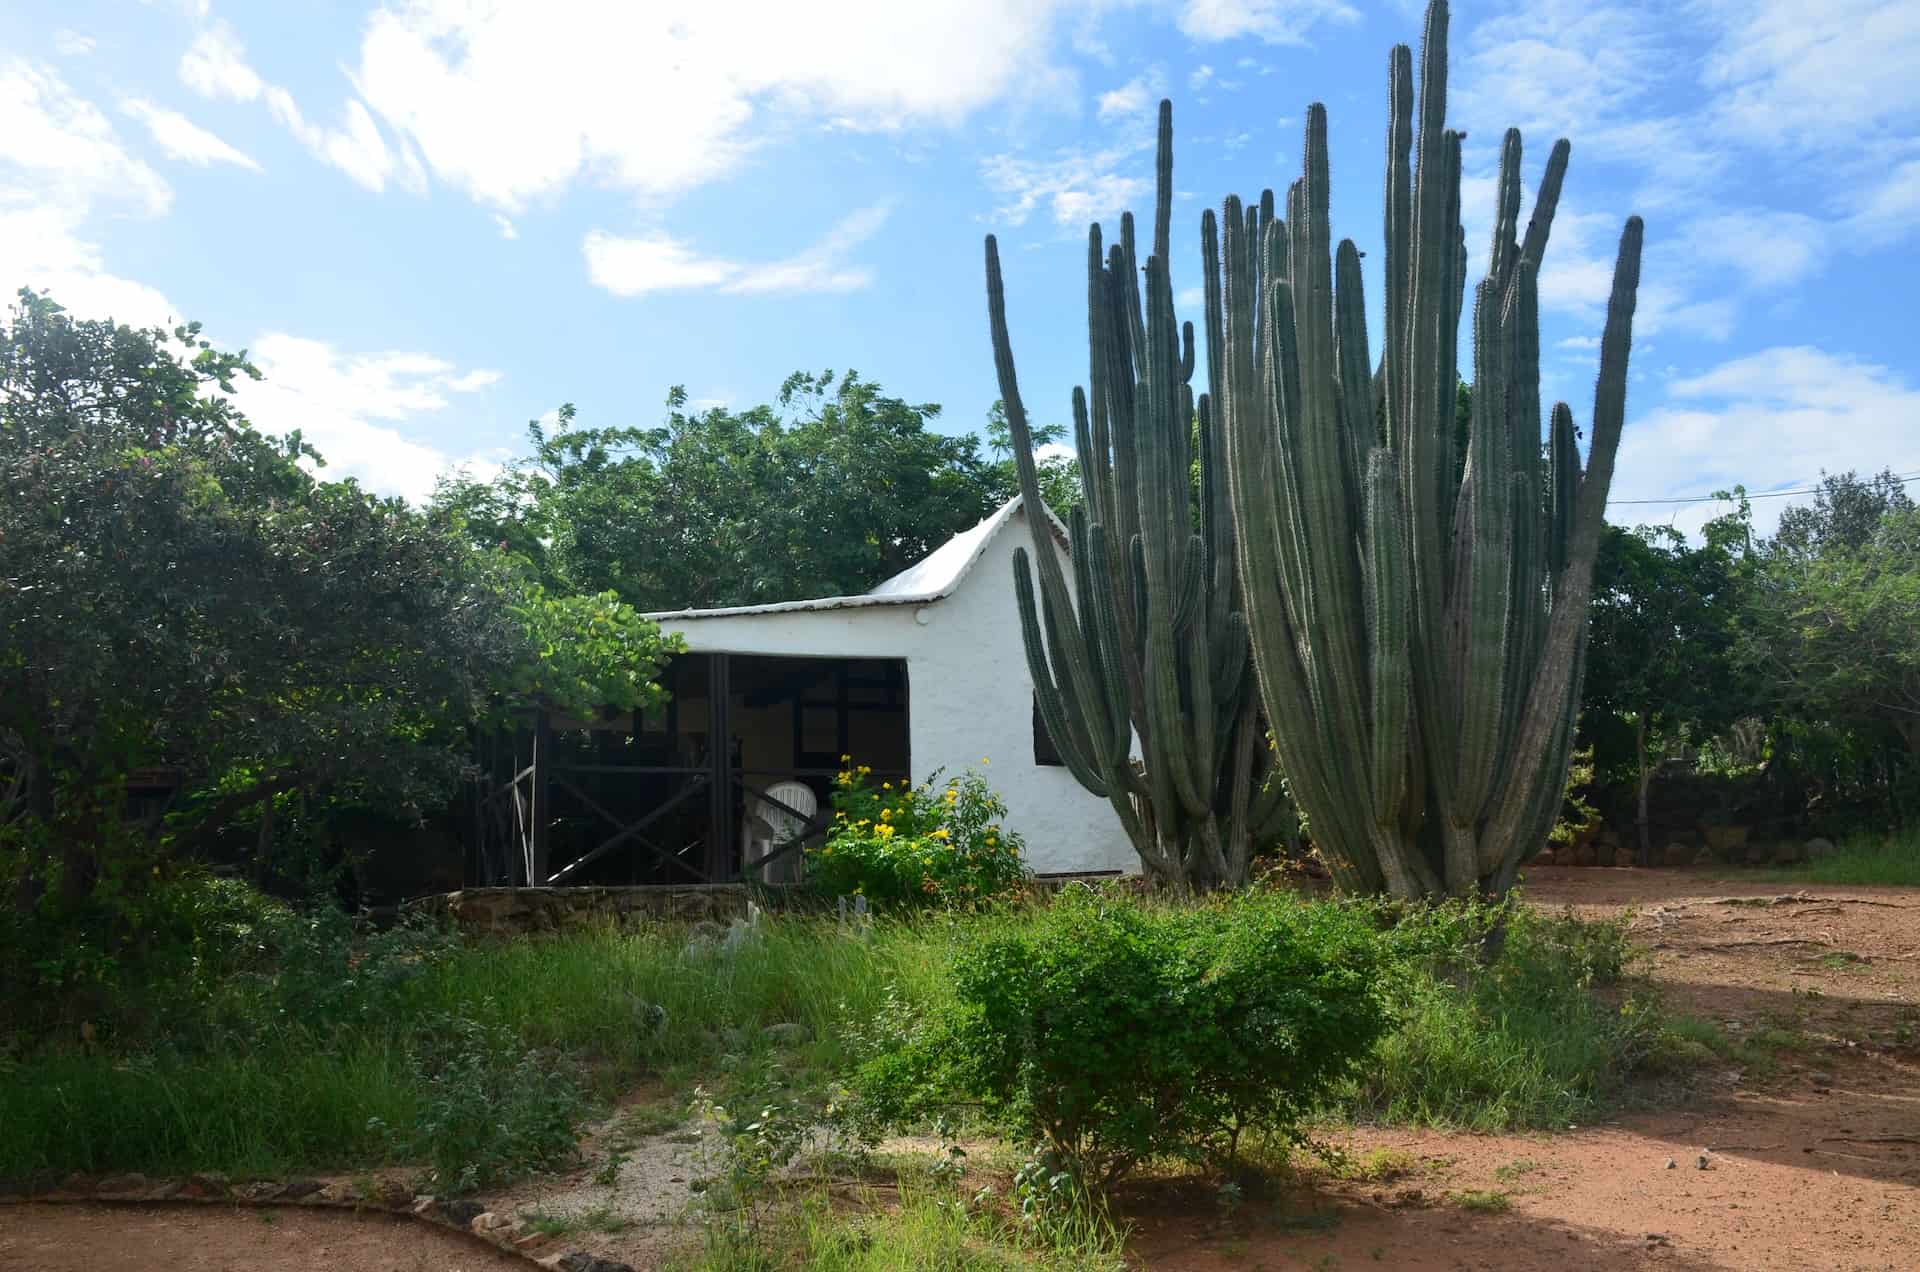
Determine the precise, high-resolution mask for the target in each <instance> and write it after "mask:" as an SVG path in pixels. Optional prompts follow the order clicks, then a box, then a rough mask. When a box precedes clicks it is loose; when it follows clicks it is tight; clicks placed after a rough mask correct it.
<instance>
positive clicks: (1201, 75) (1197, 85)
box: [1187, 62, 1213, 93]
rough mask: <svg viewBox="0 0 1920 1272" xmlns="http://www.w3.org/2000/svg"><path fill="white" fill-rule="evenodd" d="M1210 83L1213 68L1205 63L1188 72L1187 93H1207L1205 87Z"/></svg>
mask: <svg viewBox="0 0 1920 1272" xmlns="http://www.w3.org/2000/svg"><path fill="white" fill-rule="evenodd" d="M1212 82H1213V68H1212V67H1211V66H1208V65H1207V64H1206V63H1205V62H1202V63H1200V65H1198V66H1196V67H1194V68H1193V70H1192V71H1190V72H1188V74H1187V91H1188V92H1190V93H1204V92H1206V91H1207V85H1208V84H1210V83H1212Z"/></svg>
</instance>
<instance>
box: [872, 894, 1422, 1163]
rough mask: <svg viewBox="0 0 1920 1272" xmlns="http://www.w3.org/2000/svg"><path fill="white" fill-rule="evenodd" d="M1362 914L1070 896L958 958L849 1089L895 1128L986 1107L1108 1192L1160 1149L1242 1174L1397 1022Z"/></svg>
mask: <svg viewBox="0 0 1920 1272" xmlns="http://www.w3.org/2000/svg"><path fill="white" fill-rule="evenodd" d="M1381 970H1382V954H1381V946H1380V944H1379V942H1378V941H1377V940H1376V939H1375V937H1374V935H1373V933H1372V931H1371V929H1370V927H1369V925H1368V923H1367V921H1366V919H1365V916H1364V915H1362V914H1360V913H1358V912H1355V911H1350V910H1344V909H1341V908H1338V907H1333V906H1309V905H1303V904H1300V903H1297V902H1294V901H1291V900H1287V899H1285V898H1282V897H1279V896H1277V895H1265V896H1249V897H1244V898H1241V899H1237V900H1235V901H1232V902H1231V903H1226V904H1220V905H1216V906H1209V907H1205V908H1198V907H1196V908H1160V907H1154V906H1150V905H1145V904H1141V903H1139V902H1136V901H1132V900H1129V899H1127V898H1126V897H1125V896H1124V895H1121V894H1111V895H1100V894H1097V893H1095V892H1092V891H1091V890H1070V891H1069V892H1067V893H1065V894H1063V895H1062V896H1061V897H1060V898H1059V899H1058V900H1057V901H1056V902H1055V903H1054V904H1053V905H1052V906H1051V907H1049V908H1048V909H1046V910H1044V911H1041V912H1039V913H1037V914H1035V915H1033V916H1032V918H1031V919H1030V920H1029V921H1027V922H1026V923H1024V924H1021V925H1019V926H1018V927H1011V928H1009V929H1008V930H1005V931H1002V932H992V933H984V934H982V936H981V937H980V938H979V939H976V940H975V941H973V942H971V943H969V944H968V945H967V946H966V947H965V948H964V949H963V951H962V952H961V954H960V955H959V957H958V958H957V959H956V960H955V962H954V966H953V971H952V977H953V991H952V992H953V997H952V999H951V1000H950V1001H949V1002H947V1003H945V1004H942V1005H940V1006H937V1007H935V1008H934V1009H932V1010H930V1011H927V1012H926V1013H925V1014H924V1016H923V1018H922V1020H921V1021H920V1023H918V1024H916V1025H914V1026H912V1027H911V1028H910V1029H909V1030H908V1031H907V1034H906V1037H905V1041H904V1045H902V1046H901V1047H900V1048H899V1049H898V1050H895V1051H892V1052H890V1053H886V1054H882V1055H880V1056H877V1057H876V1058H874V1059H873V1060H871V1061H869V1062H868V1064H867V1065H866V1066H865V1067H864V1068H863V1069H862V1070H861V1072H860V1076H859V1078H858V1079H857V1081H856V1083H855V1086H856V1089H857V1091H858V1093H859V1095H860V1099H861V1101H862V1109H861V1112H862V1115H863V1116H865V1117H868V1118H871V1119H873V1120H876V1121H878V1122H881V1123H890V1122H899V1121H903V1120H905V1119H908V1118H911V1117H914V1116H916V1115H921V1114H924V1113H925V1112H926V1111H928V1110H930V1109H933V1108H936V1107H939V1106H941V1105H943V1104H947V1103H952V1102H970V1101H979V1102H980V1103H981V1104H982V1105H983V1106H984V1108H985V1109H986V1110H987V1112H988V1113H989V1115H991V1116H994V1117H996V1118H997V1119H999V1120H1001V1121H1003V1122H1004V1123H1005V1124H1006V1125H1007V1127H1008V1128H1009V1129H1010V1130H1012V1131H1013V1132H1015V1133H1017V1134H1019V1135H1021V1136H1025V1137H1029V1138H1032V1139H1037V1140H1041V1141H1044V1142H1045V1143H1046V1144H1047V1146H1048V1147H1049V1149H1050V1150H1051V1151H1052V1152H1053V1153H1054V1154H1055V1155H1056V1158H1057V1161H1058V1163H1059V1166H1058V1167H1057V1168H1056V1169H1064V1170H1066V1171H1067V1172H1068V1173H1069V1174H1070V1175H1071V1176H1072V1177H1073V1178H1075V1179H1078V1180H1084V1181H1087V1182H1088V1183H1092V1184H1108V1183H1111V1182H1113V1181H1114V1180H1116V1179H1118V1178H1119V1177H1120V1176H1122V1175H1124V1174H1125V1173H1126V1172H1127V1171H1128V1170H1130V1169H1131V1168H1132V1167H1134V1166H1135V1165H1137V1164H1138V1163H1140V1162H1142V1161H1144V1160H1146V1159H1147V1158H1150V1157H1161V1156H1165V1157H1175V1158H1179V1159H1182V1160H1186V1161H1193V1162H1200V1163H1206V1164H1208V1165H1212V1166H1217V1167H1219V1166H1230V1165H1231V1164H1232V1163H1233V1162H1234V1159H1235V1154H1236V1150H1237V1146H1238V1144H1239V1140H1240V1137H1241V1135H1242V1134H1243V1133H1244V1132H1247V1131H1249V1130H1256V1131H1262V1132H1265V1133H1267V1134H1270V1135H1278V1136H1286V1135H1290V1134H1292V1133H1294V1129H1295V1127H1296V1125H1297V1123H1298V1121H1299V1120H1300V1118H1301V1117H1302V1116H1303V1115H1304V1114H1305V1112H1306V1111H1307V1109H1308V1108H1309V1107H1310V1106H1311V1103H1312V1101H1313V1100H1314V1099H1315V1097H1316V1096H1317V1095H1318V1094H1319V1093H1320V1092H1321V1091H1322V1089H1323V1088H1324V1087H1325V1086H1326V1085H1327V1084H1328V1083H1330V1082H1331V1081H1333V1080H1334V1079H1336V1078H1338V1077H1340V1076H1342V1075H1344V1074H1345V1073H1347V1072H1348V1071H1350V1070H1351V1069H1352V1067H1353V1066H1354V1065H1355V1064H1356V1063H1357V1062H1358V1061H1359V1060H1360V1059H1361V1058H1362V1057H1363V1056H1364V1055H1365V1054H1366V1051H1367V1048H1368V1047H1369V1046H1370V1045H1371V1043H1372V1042H1373V1040H1374V1039H1375V1038H1376V1037H1377V1036H1378V1035H1379V1034H1380V1033H1381V1032H1382V1031H1383V1030H1384V1029H1385V1028H1386V1026H1387V1023H1388V1015H1387V1011H1386V1008H1385V1005H1384V1003H1383V1002H1382V1000H1381V995H1380V986H1379V984H1378V977H1379V974H1380V972H1381Z"/></svg>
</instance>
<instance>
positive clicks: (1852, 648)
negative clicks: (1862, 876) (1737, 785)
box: [1738, 473, 1920, 819]
mask: <svg viewBox="0 0 1920 1272" xmlns="http://www.w3.org/2000/svg"><path fill="white" fill-rule="evenodd" d="M1916 615H1920V510H1916V509H1915V507H1914V506H1913V504H1912V502H1911V500H1909V499H1908V498H1907V496H1906V494H1905V492H1904V490H1903V489H1902V488H1901V487H1900V486H1899V484H1898V483H1897V482H1895V481H1894V480H1893V479H1892V478H1891V477H1890V475H1885V474H1883V475H1882V477H1881V478H1880V479H1879V480H1878V481H1877V482H1875V483H1866V482H1861V481H1859V480H1858V479H1856V478H1854V476H1853V475H1852V474H1851V473H1849V474H1846V475H1845V476H1844V477H1838V478H1829V479H1827V481H1826V483H1824V485H1823V490H1822V495H1821V498H1820V501H1819V502H1818V503H1817V504H1816V505H1815V507H1814V508H1812V509H1806V510H1800V515H1799V516H1797V517H1795V518H1794V519H1792V520H1788V519H1786V518H1784V517H1783V519H1782V528H1781V532H1780V534H1779V535H1778V536H1777V537H1776V539H1775V540H1774V541H1773V542H1772V543H1770V544H1767V545H1765V546H1764V547H1763V548H1762V549H1761V551H1760V553H1759V563H1758V567H1757V570H1756V574H1755V578H1754V582H1753V587H1752V592H1751V599H1750V601H1749V603H1748V605H1747V606H1746V607H1745V613H1744V616H1743V617H1744V622H1743V629H1742V631H1741V633H1740V642H1739V649H1738V654H1739V657H1740V659H1741V661H1742V662H1743V663H1744V665H1745V666H1746V667H1747V668H1749V669H1750V670H1751V672H1752V674H1754V675H1755V676H1756V677H1758V679H1759V680H1760V682H1761V684H1762V685H1763V686H1764V690H1765V692H1766V693H1767V694H1768V695H1769V697H1770V698H1771V699H1772V701H1773V703H1774V704H1775V706H1776V710H1777V711H1778V713H1779V714H1780V715H1781V716H1783V717H1786V718H1787V719H1789V720H1791V721H1794V722H1796V723H1798V725H1799V726H1800V728H1801V730H1802V731H1803V732H1804V731H1806V730H1809V729H1823V730H1824V731H1826V732H1827V733H1828V734H1829V735H1838V736H1837V737H1834V738H1832V740H1831V741H1828V742H1826V743H1825V744H1824V745H1825V747H1826V749H1828V750H1845V751H1850V752H1851V753H1852V757H1853V759H1854V762H1855V763H1856V764H1860V763H1862V762H1864V763H1865V764H1868V765H1871V764H1873V763H1875V762H1876V761H1877V762H1878V763H1879V764H1881V765H1888V766H1890V767H1891V768H1892V769H1893V771H1894V772H1895V773H1896V774H1897V777H1896V778H1895V780H1893V781H1890V782H1887V783H1886V786H1885V790H1886V795H1887V798H1888V800H1889V802H1891V804H1892V805H1893V809H1894V811H1895V813H1896V815H1898V816H1900V817H1902V818H1903V819H1911V818H1912V817H1913V816H1914V813H1915V811H1916V807H1920V622H1916Z"/></svg>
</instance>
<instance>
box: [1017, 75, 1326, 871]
mask: <svg viewBox="0 0 1920 1272" xmlns="http://www.w3.org/2000/svg"><path fill="white" fill-rule="evenodd" d="M1158 176H1159V190H1158V198H1157V202H1156V205H1155V213H1154V227H1153V254H1152V255H1150V256H1149V257H1148V258H1147V262H1146V269H1145V278H1146V295H1145V297H1144V298H1143V297H1142V295H1141V290H1140V280H1141V270H1140V269H1139V268H1138V263H1137V261H1136V258H1135V255H1134V235H1133V218H1132V217H1131V216H1130V215H1129V216H1125V217H1123V218H1122V219H1121V222H1120V241H1119V242H1118V243H1117V244H1114V245H1112V246H1111V247H1109V248H1106V249H1104V250H1103V248H1102V244H1101V234H1100V227H1099V226H1097V225H1096V226H1094V227H1093V228H1092V230H1091V232H1090V234H1089V236H1088V243H1087V335H1088V340H1087V345H1088V361H1089V371H1088V374H1089V381H1088V382H1089V384H1090V385H1091V394H1089V393H1087V392H1086V391H1083V390H1081V389H1078V388H1076V389H1075V390H1074V392H1073V426H1074V441H1075V443H1076V446H1077V448H1078V451H1079V461H1080V484H1081V490H1082V493H1083V495H1084V503H1083V506H1082V507H1081V508H1078V509H1075V510H1074V512H1073V514H1072V518H1071V527H1070V531H1069V543H1070V547H1071V552H1070V562H1069V566H1070V568H1071V569H1072V571H1073V575H1072V585H1071V587H1070V586H1069V582H1068V577H1067V568H1069V566H1063V565H1062V563H1061V561H1060V556H1059V553H1058V551H1057V549H1056V545H1055V543H1054V537H1053V535H1052V534H1051V533H1050V527H1049V526H1048V524H1047V518H1046V516H1045V514H1044V513H1042V512H1041V509H1042V508H1043V507H1044V505H1043V504H1042V502H1041V499H1040V490H1039V483H1038V479H1037V475H1036V473H1035V471H1034V462H1033V445H1032V435H1031V433H1030V431H1029V429H1028V425H1027V413H1026V409H1025V407H1024V405H1023V404H1022V401H1021V397H1020V386H1019V383H1018V381H1017V379H1016V377H1015V375H1014V369H1013V349H1012V346H1011V344H1010V343H1009V341H1008V338H1007V320H1006V298H1005V293H1004V290H1003V288H1002V285H1001V280H1000V259H999V254H998V250H997V249H996V247H995V244H994V240H993V238H992V237H991V236H989V237H988V239H987V299H988V308H989V310H990V313H991V317H992V325H993V353H994V362H995V365H996V368H997V370H998V372H999V376H1000V396H1001V398H1002V401H1003V402H1004V404H1005V407H1006V415H1007V426H1008V431H1009V432H1010V433H1011V434H1012V440H1013V453H1014V457H1015V461H1016V465H1017V467H1018V469H1019V474H1020V493H1021V497H1022V499H1023V501H1024V502H1025V504H1026V507H1027V508H1028V510H1029V518H1028V521H1029V525H1030V526H1031V527H1032V528H1033V546H1034V552H1033V556H1034V557H1035V558H1037V564H1038V567H1039V568H1038V575H1039V592H1038V597H1037V599H1036V595H1035V589H1034V573H1035V571H1034V569H1033V562H1030V560H1029V558H1028V554H1027V552H1026V551H1025V550H1024V549H1022V550H1020V551H1018V552H1017V553H1016V554H1015V559H1014V585H1015V592H1016V596H1017V599H1018V601H1019V606H1020V622H1021V625H1022V629H1023V631H1024V633H1025V637H1026V648H1027V662H1028V666H1029V668H1030V670H1031V671H1032V674H1033V681H1034V688H1035V694H1036V697H1037V699H1038V701H1039V706H1040V712H1041V715H1042V717H1043V719H1044V720H1045V723H1046V726H1047V729H1048V730H1049V732H1050V733H1051V734H1052V736H1053V739H1054V743H1055V745H1056V746H1057V747H1058V749H1059V752H1060V756H1061V758H1062V759H1063V760H1064V761H1065V762H1066V765H1067V767H1068V769H1069V770H1071V772H1072V773H1073V775H1074V777H1075V778H1076V779H1078V780H1079V782H1080V784H1081V785H1082V786H1084V787H1086V788H1087V789H1088V790H1089V791H1091V792H1093V793H1094V794H1096V795H1101V796H1104V797H1105V798H1107V799H1108V800H1110V801H1111V802H1112V804H1113V807H1114V811H1115V812H1116V813H1117V814H1118V815H1119V818H1120V822H1121V825H1122V826H1123V827H1124V828H1125V830H1126V832H1127V835H1128V837H1129V838H1130V839H1131V840H1132V841H1133V845H1134V847H1135V849H1136V850H1137V851H1138V852H1139V854H1140V860H1141V863H1142V864H1143V866H1144V867H1145V869H1146V870H1147V872H1148V873H1149V874H1151V875H1153V876H1155V877H1156V878H1158V879H1160V880H1161V881H1163V882H1165V883H1168V884H1171V885H1173V886H1175V887H1180V888H1211V887H1220V886H1232V885H1236V884H1239V883H1242V882H1244V881H1245V879H1246V877H1247V863H1248V857H1249V854H1250V849H1251V847H1252V845H1253V843H1254V842H1255V841H1256V840H1257V839H1260V838H1262V837H1266V836H1271V835H1274V834H1279V833H1282V832H1285V833H1288V834H1291V832H1292V830H1293V828H1294V826H1295V821H1294V813H1293V810H1292V808H1291V806H1290V805H1289V804H1288V803H1287V801H1286V798H1285V795H1284V791H1283V788H1282V786H1281V783H1280V782H1279V781H1278V780H1276V778H1275V775H1274V772H1273V759H1272V752H1271V749H1270V748H1269V746H1268V743H1267V739H1266V735H1265V730H1264V726H1263V724H1262V722H1261V719H1260V715H1259V693H1258V690H1257V687H1256V686H1255V683H1254V679H1253V671H1252V665H1251V661H1250V653H1249V646H1248V641H1247V626H1246V621H1245V619H1244V618H1243V616H1242V613H1241V609H1242V606H1241V604H1240V600H1239V593H1238V584H1237V582H1236V576H1235V571H1234V549H1233V521H1232V518H1231V517H1230V515H1229V513H1228V508H1227V490H1226V469H1225V466H1224V464H1223V463H1222V462H1221V455H1222V452H1223V448H1224V446H1225V437H1224V433H1223V426H1222V420H1221V417H1220V414H1219V412H1218V411H1217V410H1216V409H1215V407H1214V403H1215V402H1217V401H1218V400H1219V376H1218V373H1217V372H1213V373H1210V374H1211V385H1210V391H1209V392H1205V393H1202V394H1201V395H1200V398H1199V401H1198V403H1197V404H1196V402H1195V401H1194V396H1193V389H1192V386H1191V380H1192V376H1193V370H1194V345H1193V326H1192V324H1191V323H1189V324H1187V325H1186V326H1185V327H1182V326H1180V325H1179V324H1178V323H1177V322H1176V321H1175V319H1174V313H1173V285H1172V280H1171V277H1170V275H1169V272H1168V265H1167V262H1168V242H1167V240H1168V231H1169V226H1170V222H1171V218H1172V214H1173V133H1172V123H1171V108H1170V107H1168V106H1167V105H1166V104H1164V103H1163V104H1162V105H1161V108H1160V147H1159V154H1158ZM1216 308H1217V307H1216ZM1209 334H1210V337H1211V336H1212V334H1213V333H1211V332H1210V333H1209ZM1196 447H1197V448H1198V460H1199V462H1198V464H1197V465H1196V464H1195V462H1194V461H1195V448H1196ZM1196 473H1197V479H1196ZM1136 743H1137V754H1138V756H1139V758H1138V759H1136V758H1134V756H1135V753H1136Z"/></svg>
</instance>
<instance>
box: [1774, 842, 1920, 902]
mask: <svg viewBox="0 0 1920 1272" xmlns="http://www.w3.org/2000/svg"><path fill="white" fill-rule="evenodd" d="M1741 877H1742V878H1744V879H1761V880H1778V881H1779V882H1781V883H1829V884H1831V883H1838V884H1856V885H1861V886H1868V887H1881V888H1920V831H1916V830H1912V829H1908V830H1904V831H1899V832H1896V833H1894V834H1878V833H1874V834H1859V835H1852V836H1849V837H1848V838H1847V839H1845V840H1842V841H1841V842H1840V844H1839V846H1838V848H1837V850H1836V851H1835V852H1834V853H1833V855H1832V856H1828V857H1822V858H1820V859H1819V860H1817V861H1807V862H1803V863H1801V864H1800V865H1797V866H1784V867H1781V868H1779V869H1774V870H1766V871H1760V872H1748V871H1743V872H1741Z"/></svg>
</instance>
